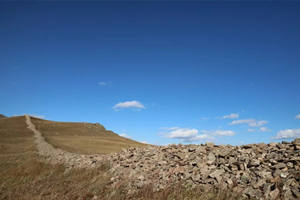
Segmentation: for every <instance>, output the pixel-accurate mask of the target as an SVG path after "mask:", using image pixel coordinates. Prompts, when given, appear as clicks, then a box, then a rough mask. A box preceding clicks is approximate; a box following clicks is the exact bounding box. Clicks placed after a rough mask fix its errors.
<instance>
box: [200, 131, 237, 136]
mask: <svg viewBox="0 0 300 200" xmlns="http://www.w3.org/2000/svg"><path fill="white" fill-rule="evenodd" d="M201 133H204V134H209V135H214V136H232V135H235V132H234V131H232V130H201Z"/></svg>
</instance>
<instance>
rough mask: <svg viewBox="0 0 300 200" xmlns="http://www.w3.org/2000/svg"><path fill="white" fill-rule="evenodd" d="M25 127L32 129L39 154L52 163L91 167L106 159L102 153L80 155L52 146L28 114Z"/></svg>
mask: <svg viewBox="0 0 300 200" xmlns="http://www.w3.org/2000/svg"><path fill="white" fill-rule="evenodd" d="M25 118H26V124H27V128H29V129H30V130H32V131H33V133H34V137H35V143H36V146H37V150H38V153H39V155H40V156H42V157H43V158H45V159H46V160H47V161H48V162H50V163H52V164H63V165H65V166H66V167H75V168H93V167H96V166H99V165H100V164H102V163H103V161H104V160H105V159H106V156H103V155H81V154H76V153H70V152H67V151H64V150H62V149H59V148H54V147H53V146H52V145H51V144H49V143H48V142H46V141H45V138H44V137H43V135H42V134H41V132H40V131H38V130H37V129H36V128H35V125H34V124H33V123H32V122H31V119H30V116H29V115H25Z"/></svg>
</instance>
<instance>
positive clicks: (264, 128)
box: [259, 127, 271, 132]
mask: <svg viewBox="0 0 300 200" xmlns="http://www.w3.org/2000/svg"><path fill="white" fill-rule="evenodd" d="M259 131H260V132H269V131H271V130H270V129H268V128H267V127H260V128H259Z"/></svg>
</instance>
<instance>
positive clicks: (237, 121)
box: [0, 2, 300, 145]
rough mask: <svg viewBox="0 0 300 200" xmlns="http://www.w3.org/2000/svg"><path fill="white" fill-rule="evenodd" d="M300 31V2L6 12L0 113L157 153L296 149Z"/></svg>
mask: <svg viewBox="0 0 300 200" xmlns="http://www.w3.org/2000/svg"><path fill="white" fill-rule="evenodd" d="M299 19H300V3H297V2H285V3H280V2H264V3H262V2H253V3H249V2H248V3H238V2H235V3H232V2H231V3H229V2H226V3H218V2H214V3H208V2H206V3H203V2H202V3H201V2H189V3H184V2H142V3H138V2H111V3H109V2H90V3H79V2H77V3H57V2H56V3H49V2H48V3H41V2H40V3H4V2H2V3H0V25H1V29H0V91H1V92H0V113H3V114H5V115H8V116H12V115H21V114H24V113H29V114H33V115H39V116H43V117H44V118H45V119H49V120H57V121H87V122H99V123H101V124H103V125H104V126H105V127H106V128H107V129H111V130H113V131H115V132H116V133H119V134H123V135H124V134H126V135H127V136H128V137H131V138H132V139H135V140H138V141H147V142H148V143H152V144H169V143H179V142H180V143H203V142H206V141H213V142H215V143H217V144H234V145H235V144H243V143H258V142H274V141H280V140H282V139H285V140H291V139H292V138H293V137H297V136H298V137H299V136H300V119H298V118H300V116H298V115H299V114H300V103H299V102H300V92H299V91H300V20H299ZM297 116H298V117H297ZM276 137H277V138H278V139H279V140H276V139H275V138H276Z"/></svg>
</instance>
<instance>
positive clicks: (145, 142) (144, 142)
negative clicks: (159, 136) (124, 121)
mask: <svg viewBox="0 0 300 200" xmlns="http://www.w3.org/2000/svg"><path fill="white" fill-rule="evenodd" d="M141 143H143V144H149V143H148V142H147V141H141Z"/></svg>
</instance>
